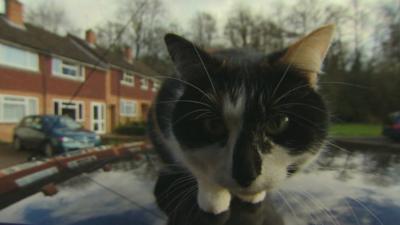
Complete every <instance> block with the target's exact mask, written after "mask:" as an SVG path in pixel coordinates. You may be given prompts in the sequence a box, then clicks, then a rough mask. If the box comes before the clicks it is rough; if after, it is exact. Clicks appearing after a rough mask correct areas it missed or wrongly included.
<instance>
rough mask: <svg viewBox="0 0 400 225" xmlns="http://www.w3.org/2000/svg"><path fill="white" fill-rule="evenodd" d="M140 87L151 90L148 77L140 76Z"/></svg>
mask: <svg viewBox="0 0 400 225" xmlns="http://www.w3.org/2000/svg"><path fill="white" fill-rule="evenodd" d="M140 89H142V90H149V80H148V79H147V78H145V77H142V78H140Z"/></svg>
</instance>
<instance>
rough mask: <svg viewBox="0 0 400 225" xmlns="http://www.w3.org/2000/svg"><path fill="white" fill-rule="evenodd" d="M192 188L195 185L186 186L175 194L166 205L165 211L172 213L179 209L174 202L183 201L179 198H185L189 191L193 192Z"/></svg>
mask: <svg viewBox="0 0 400 225" xmlns="http://www.w3.org/2000/svg"><path fill="white" fill-rule="evenodd" d="M192 189H193V187H190V188H186V189H185V190H184V191H182V192H179V193H177V194H176V196H174V198H172V199H171V200H170V201H169V203H168V204H167V205H166V206H165V211H166V212H170V213H171V214H173V213H174V212H175V211H176V209H177V208H176V207H177V206H174V205H173V204H177V203H181V201H180V200H179V199H180V198H183V197H186V196H187V195H188V194H189V193H191V192H192ZM177 205H178V204H177ZM172 209H173V210H172Z"/></svg>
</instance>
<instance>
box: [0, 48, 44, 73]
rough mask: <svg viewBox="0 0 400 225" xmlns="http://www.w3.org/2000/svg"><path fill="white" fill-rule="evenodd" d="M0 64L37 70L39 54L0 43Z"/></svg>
mask: <svg viewBox="0 0 400 225" xmlns="http://www.w3.org/2000/svg"><path fill="white" fill-rule="evenodd" d="M0 64H3V65H7V66H12V67H16V68H20V69H26V70H32V71H39V56H38V54H36V53H33V52H29V51H25V50H22V49H18V48H14V47H11V46H7V45H3V44H0Z"/></svg>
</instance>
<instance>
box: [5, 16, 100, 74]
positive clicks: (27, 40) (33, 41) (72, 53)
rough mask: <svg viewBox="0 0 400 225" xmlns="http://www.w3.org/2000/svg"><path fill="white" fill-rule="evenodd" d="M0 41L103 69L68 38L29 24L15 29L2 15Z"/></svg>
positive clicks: (97, 61) (97, 60) (95, 59)
mask: <svg viewBox="0 0 400 225" xmlns="http://www.w3.org/2000/svg"><path fill="white" fill-rule="evenodd" d="M0 40H2V41H6V42H9V43H13V44H17V45H20V46H23V47H26V48H32V49H35V50H38V51H40V52H42V53H45V54H49V55H53V54H54V55H58V56H62V57H66V58H70V59H73V60H76V61H79V62H82V63H87V64H91V65H95V66H98V67H100V68H105V65H104V63H102V62H101V61H99V59H97V58H96V57H93V56H91V55H90V54H87V53H86V52H85V51H84V50H83V49H82V48H81V47H80V46H79V45H77V44H75V43H73V41H72V40H70V38H68V36H59V35H57V34H54V33H51V32H49V31H46V30H44V29H42V28H40V27H37V26H34V25H31V24H29V23H25V27H17V26H16V25H13V24H11V22H9V21H8V20H7V19H6V18H5V17H4V15H0Z"/></svg>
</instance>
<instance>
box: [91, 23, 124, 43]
mask: <svg viewBox="0 0 400 225" xmlns="http://www.w3.org/2000/svg"><path fill="white" fill-rule="evenodd" d="M123 26H124V25H123V24H120V23H118V22H111V21H108V22H107V23H105V24H104V25H101V26H98V27H97V28H96V33H97V43H98V44H99V45H100V46H103V47H106V48H108V47H113V48H118V47H121V46H122V45H123V42H124V41H123V40H122V38H121V37H117V35H118V33H119V32H120V31H121V30H122V29H123Z"/></svg>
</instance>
